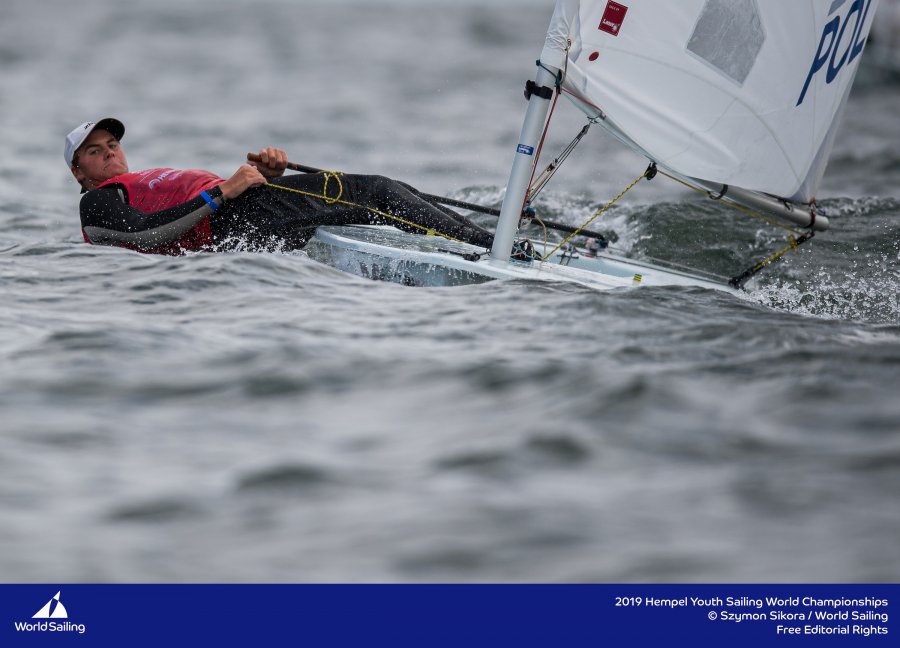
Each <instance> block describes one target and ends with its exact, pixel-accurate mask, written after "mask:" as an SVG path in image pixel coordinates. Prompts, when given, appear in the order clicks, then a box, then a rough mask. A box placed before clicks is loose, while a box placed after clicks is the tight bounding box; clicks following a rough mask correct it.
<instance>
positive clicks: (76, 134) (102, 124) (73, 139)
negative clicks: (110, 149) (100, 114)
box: [64, 117, 125, 167]
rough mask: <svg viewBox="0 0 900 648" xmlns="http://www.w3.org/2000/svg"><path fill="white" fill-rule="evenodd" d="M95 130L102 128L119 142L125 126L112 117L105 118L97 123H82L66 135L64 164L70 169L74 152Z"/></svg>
mask: <svg viewBox="0 0 900 648" xmlns="http://www.w3.org/2000/svg"><path fill="white" fill-rule="evenodd" d="M95 128H102V129H103V130H105V131H107V132H108V133H109V134H110V135H112V136H113V137H115V138H116V139H117V140H120V141H121V139H122V136H123V135H125V125H124V124H123V123H122V122H120V121H119V120H118V119H114V118H112V117H106V118H104V119H101V120H100V121H97V122H85V123H83V124H82V125H81V126H79V127H78V128H76V129H74V130H73V131H72V132H71V133H69V134H68V135H66V151H65V153H64V156H65V158H66V164H68V165H69V166H70V167H71V166H72V159H73V158H74V157H75V151H77V150H78V147H80V146H81V145H82V144H84V140H86V139H87V137H88V135H90V134H91V133H92V132H93V131H94V129H95Z"/></svg>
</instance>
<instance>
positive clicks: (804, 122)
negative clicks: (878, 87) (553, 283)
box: [541, 0, 878, 203]
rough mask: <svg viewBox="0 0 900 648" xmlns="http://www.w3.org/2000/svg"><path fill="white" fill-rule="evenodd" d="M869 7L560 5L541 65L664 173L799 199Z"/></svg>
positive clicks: (826, 149)
mask: <svg viewBox="0 0 900 648" xmlns="http://www.w3.org/2000/svg"><path fill="white" fill-rule="evenodd" d="M877 4H878V0H668V1H665V2H661V1H660V0H621V1H620V2H613V1H607V0H594V1H588V0H584V1H580V0H558V1H557V5H556V10H555V12H554V15H553V19H552V21H551V25H550V29H549V31H548V34H547V40H546V44H545V46H544V50H543V52H542V54H541V61H542V63H544V64H545V65H548V66H551V67H555V68H559V69H560V70H565V72H566V83H565V85H564V87H565V89H566V90H568V91H570V92H571V93H573V94H574V95H575V96H576V97H577V98H578V101H576V104H578V105H580V106H581V107H582V108H583V109H584V110H585V112H587V113H588V114H594V115H596V114H597V110H599V111H602V114H603V115H604V116H605V120H604V121H603V122H601V123H603V124H604V125H605V126H606V127H607V128H609V129H610V130H611V131H613V132H614V133H615V134H616V135H617V136H619V137H620V138H621V139H623V140H624V141H626V142H627V143H629V144H630V145H632V146H633V147H634V148H635V149H637V150H638V151H639V152H641V153H643V154H645V155H646V156H647V157H648V158H650V159H652V160H653V161H655V162H657V163H658V164H659V165H660V166H661V167H665V168H667V169H669V170H671V171H673V172H675V173H676V174H678V175H681V176H683V177H686V178H693V179H698V180H701V181H707V182H709V183H716V184H721V185H729V186H736V187H741V188H744V189H748V190H751V191H754V192H762V193H766V194H770V195H772V196H776V197H779V198H784V199H788V200H792V201H798V202H802V203H807V202H809V201H811V200H813V199H814V198H815V196H816V189H817V187H818V184H819V182H820V180H821V178H822V174H823V173H824V170H825V165H826V164H827V161H828V156H829V154H830V150H831V145H832V143H833V140H834V134H835V129H836V125H837V122H838V121H839V118H840V115H841V113H842V111H843V108H844V105H845V103H846V100H847V96H848V94H849V91H850V87H851V84H852V82H853V78H854V76H855V74H856V69H857V67H858V63H859V56H860V54H861V52H862V50H863V48H864V46H865V42H866V37H867V35H868V33H869V29H870V27H871V24H872V20H873V17H874V14H875V10H876V8H877ZM567 59H568V60H567Z"/></svg>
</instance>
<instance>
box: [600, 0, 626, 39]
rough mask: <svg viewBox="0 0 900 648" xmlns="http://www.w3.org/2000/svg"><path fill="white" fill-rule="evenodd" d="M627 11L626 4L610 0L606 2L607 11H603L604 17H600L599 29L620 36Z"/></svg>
mask: <svg viewBox="0 0 900 648" xmlns="http://www.w3.org/2000/svg"><path fill="white" fill-rule="evenodd" d="M627 11H628V7H626V6H625V5H622V4H619V3H618V2H613V0H609V2H607V3H606V11H604V12H603V18H601V19H600V26H599V27H598V28H597V29H599V30H600V31H605V32H606V33H607V34H612V35H613V36H618V35H619V29H621V27H622V23H623V22H624V21H625V14H626V13H627Z"/></svg>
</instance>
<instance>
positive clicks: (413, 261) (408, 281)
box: [304, 225, 735, 292]
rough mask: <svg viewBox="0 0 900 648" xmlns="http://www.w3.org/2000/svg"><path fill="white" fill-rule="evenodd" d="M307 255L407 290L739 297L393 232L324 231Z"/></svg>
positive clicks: (569, 260)
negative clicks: (496, 283) (577, 290)
mask: <svg viewBox="0 0 900 648" xmlns="http://www.w3.org/2000/svg"><path fill="white" fill-rule="evenodd" d="M304 250H305V251H306V252H307V254H308V255H309V256H310V258H312V259H314V260H316V261H319V262H320V263H324V264H326V265H329V266H332V267H334V268H336V269H338V270H342V271H344V272H348V273H350V274H355V275H357V276H360V277H365V278H367V279H375V280H380V281H391V282H394V283H399V284H403V285H407V286H425V287H436V286H461V285H469V284H478V283H484V282H486V281H493V280H495V279H506V280H509V279H524V280H536V281H563V282H568V283H575V284H580V285H583V286H588V287H591V288H594V289H597V290H611V289H614V288H632V287H637V286H697V287H702V288H708V289H715V290H724V291H727V292H735V289H733V288H731V287H730V286H728V285H727V284H724V283H718V282H715V281H708V280H705V279H702V278H699V277H694V276H692V275H689V274H686V273H681V272H678V271H675V270H670V269H666V268H660V267H658V266H654V265H651V264H646V263H642V262H640V261H634V260H631V259H624V258H621V257H617V256H615V255H612V254H606V253H601V254H599V255H596V256H590V255H588V254H587V253H586V252H585V251H583V250H582V251H576V252H575V253H574V254H573V253H571V252H567V253H564V254H562V255H560V253H558V252H557V253H556V254H554V256H553V257H551V259H550V260H548V261H545V262H543V263H542V262H540V261H533V262H531V263H517V262H512V263H509V264H506V265H500V264H492V263H489V262H488V261H487V260H485V259H480V260H477V261H476V260H470V259H467V258H465V257H464V256H463V255H481V254H484V252H485V251H484V249H481V248H477V247H475V246H472V245H468V244H465V243H458V242H454V241H448V240H446V239H443V238H440V237H436V236H419V235H416V234H407V233H405V232H400V231H399V230H396V229H394V228H392V227H376V226H356V225H354V226H346V227H320V228H319V229H318V230H317V231H316V234H315V236H314V237H313V238H312V240H310V242H309V243H308V244H307V245H306V247H305V248H304Z"/></svg>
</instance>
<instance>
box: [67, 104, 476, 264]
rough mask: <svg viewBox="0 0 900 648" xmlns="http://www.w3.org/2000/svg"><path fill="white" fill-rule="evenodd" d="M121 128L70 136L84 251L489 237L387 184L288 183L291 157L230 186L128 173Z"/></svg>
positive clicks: (266, 158)
mask: <svg viewBox="0 0 900 648" xmlns="http://www.w3.org/2000/svg"><path fill="white" fill-rule="evenodd" d="M124 134H125V126H124V125H123V124H122V122H121V121H119V120H118V119H114V118H111V117H107V118H105V119H101V120H99V121H97V122H86V123H84V124H81V125H80V126H78V127H77V128H75V129H74V130H73V131H72V132H71V133H69V134H68V136H66V146H65V159H66V164H67V165H68V166H69V168H70V170H71V171H72V175H74V176H75V179H76V180H77V181H78V183H79V184H80V185H81V191H82V193H83V194H84V196H83V197H82V199H81V208H80V211H81V230H82V234H83V236H84V240H85V242H87V243H93V244H104V245H117V246H120V247H126V248H130V249H133V250H139V251H141V252H147V253H156V254H183V253H184V252H185V251H201V250H203V251H220V250H229V249H254V250H260V249H263V250H271V249H282V250H283V249H296V248H300V247H303V245H305V244H306V243H307V241H308V240H309V239H310V238H311V237H312V235H313V233H314V232H315V229H316V227H318V226H320V225H394V226H396V227H398V228H400V229H403V230H407V231H412V232H420V233H426V232H432V233H438V234H443V235H445V236H448V237H452V238H454V239H457V240H461V241H465V242H467V243H472V244H474V245H477V246H480V247H486V248H487V247H490V246H491V244H492V242H493V235H492V234H491V233H490V232H488V231H487V230H484V229H482V228H480V227H478V226H477V225H476V224H474V223H473V222H471V221H469V220H468V219H466V218H464V217H463V216H461V215H460V214H457V213H456V212H454V211H452V210H450V209H447V208H445V207H442V206H440V205H435V204H434V203H432V202H429V201H427V200H425V199H423V198H421V197H420V196H419V195H418V192H417V191H416V190H415V189H413V188H412V187H410V186H408V185H405V184H402V183H399V182H396V181H394V180H391V179H389V178H385V177H383V176H367V175H346V174H332V173H319V174H308V175H299V174H298V175H289V176H285V175H284V170H285V169H286V168H287V160H288V156H287V154H286V153H285V152H284V151H283V150H282V149H278V148H274V147H269V148H264V149H262V150H261V151H260V152H259V158H260V162H249V163H248V164H246V165H243V166H241V167H240V168H239V169H238V170H237V171H235V173H234V174H233V175H232V176H231V177H230V178H228V179H227V180H225V179H223V178H221V177H219V176H217V175H215V174H213V173H210V172H208V171H201V170H177V169H169V168H157V169H148V170H144V171H134V172H131V171H129V169H128V162H127V160H126V159H125V152H124V151H123V149H122V144H121V142H122V137H123V136H124Z"/></svg>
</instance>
